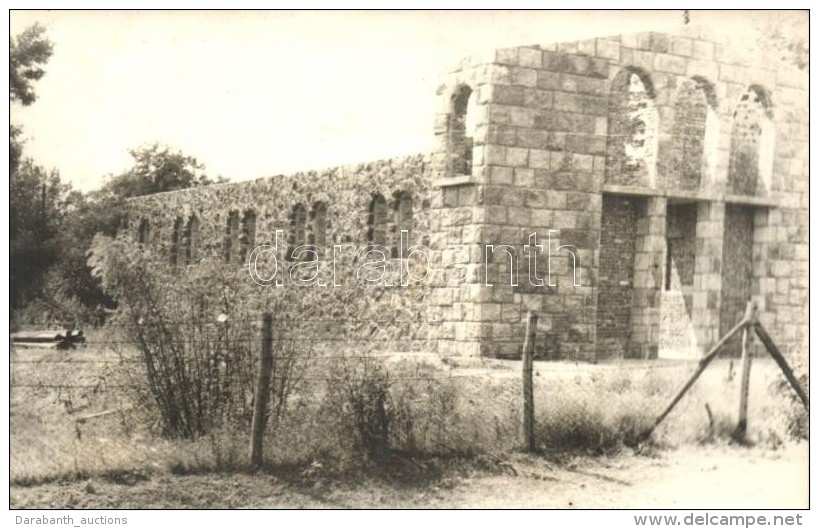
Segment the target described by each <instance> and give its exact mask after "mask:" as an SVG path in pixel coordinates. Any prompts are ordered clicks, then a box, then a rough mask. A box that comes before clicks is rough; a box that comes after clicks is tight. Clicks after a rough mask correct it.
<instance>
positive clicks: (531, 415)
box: [523, 311, 537, 452]
mask: <svg viewBox="0 0 819 529" xmlns="http://www.w3.org/2000/svg"><path fill="white" fill-rule="evenodd" d="M536 333H537V313H535V312H533V311H529V315H528V318H526V339H525V341H524V342H523V440H524V443H525V445H526V450H527V451H529V452H534V451H535V434H534V430H535V392H534V388H533V386H532V367H533V360H534V353H535V335H536Z"/></svg>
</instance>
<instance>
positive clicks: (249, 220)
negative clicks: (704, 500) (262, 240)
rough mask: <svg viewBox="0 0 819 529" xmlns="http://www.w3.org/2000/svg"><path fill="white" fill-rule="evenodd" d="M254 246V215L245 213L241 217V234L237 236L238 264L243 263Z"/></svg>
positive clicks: (249, 212)
mask: <svg viewBox="0 0 819 529" xmlns="http://www.w3.org/2000/svg"><path fill="white" fill-rule="evenodd" d="M255 246H256V213H255V212H254V211H253V210H248V211H245V214H244V217H242V234H241V235H240V236H239V263H244V261H245V259H247V256H248V254H249V253H250V252H251V251H253V248H254V247H255Z"/></svg>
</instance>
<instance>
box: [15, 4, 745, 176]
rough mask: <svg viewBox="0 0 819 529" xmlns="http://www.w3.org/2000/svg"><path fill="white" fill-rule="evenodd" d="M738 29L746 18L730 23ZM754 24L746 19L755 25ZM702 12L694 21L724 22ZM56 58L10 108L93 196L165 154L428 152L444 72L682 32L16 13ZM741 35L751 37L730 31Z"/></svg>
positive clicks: (308, 159) (217, 161) (332, 159)
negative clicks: (530, 50) (483, 53)
mask: <svg viewBox="0 0 819 529" xmlns="http://www.w3.org/2000/svg"><path fill="white" fill-rule="evenodd" d="M724 16H725V17H733V18H734V19H739V18H738V17H741V14H732V15H728V14H725V15H724ZM745 16H747V14H746V15H745ZM705 17H706V15H699V14H697V13H694V14H692V19H693V20H692V22H697V23H705V22H708V21H713V20H715V19H716V18H718V17H717V13H713V12H711V13H709V14H707V17H708V20H705ZM10 18H11V23H10V26H11V33H12V35H16V34H18V33H20V32H21V31H22V30H23V29H24V28H25V27H26V26H28V25H29V24H31V23H33V22H35V21H37V22H40V23H41V24H43V25H44V26H45V27H46V28H47V34H48V37H49V39H51V41H52V42H53V43H54V55H53V56H52V58H51V60H50V61H49V62H48V64H47V65H46V70H47V74H46V76H45V77H44V78H43V79H42V80H41V81H39V82H38V83H37V84H36V93H37V101H36V102H35V103H34V104H33V105H31V106H29V107H21V106H19V105H13V106H12V108H11V120H12V122H13V123H17V124H21V125H22V126H23V128H24V135H25V138H26V144H25V147H24V155H26V156H30V157H33V158H34V159H35V160H36V162H37V163H39V164H40V165H44V166H46V167H49V168H50V167H55V168H57V169H58V170H59V171H60V173H61V175H62V176H63V179H64V180H67V181H69V182H71V183H72V184H73V185H74V187H76V188H80V189H82V190H90V189H94V188H97V187H99V186H100V184H101V183H102V179H103V176H105V175H107V174H110V173H118V172H121V171H123V170H124V169H127V168H128V167H129V166H130V165H131V158H130V156H129V155H128V150H129V149H131V148H135V147H138V146H140V145H144V144H149V143H152V142H159V143H162V144H166V145H168V146H170V147H172V148H174V149H180V150H182V151H183V152H184V153H185V154H189V155H192V156H195V157H196V158H198V159H199V161H201V162H203V163H204V164H205V165H206V172H207V173H208V174H209V175H210V176H213V177H215V176H218V175H222V176H225V177H228V178H230V179H231V180H246V179H250V178H258V177H262V176H268V175H273V174H279V173H289V172H294V171H297V170H306V169H319V168H322V167H327V166H331V165H336V164H341V163H352V162H359V161H367V160H372V159H377V158H382V157H389V156H397V155H403V154H412V153H417V152H424V151H427V150H429V148H430V146H431V144H432V129H433V117H434V99H435V88H436V86H437V82H436V81H437V74H438V73H439V72H440V71H442V70H443V69H444V68H446V67H447V66H448V65H450V64H452V63H454V62H455V61H456V60H458V59H459V58H460V57H462V56H465V55H469V54H471V53H473V52H474V51H477V50H481V49H486V48H496V47H502V46H512V45H524V44H539V43H550V42H558V41H566V40H575V39H579V38H588V37H592V36H604V35H610V34H619V33H627V32H632V31H642V30H660V31H662V30H667V29H669V28H672V27H674V26H679V25H681V23H682V13H681V12H680V11H665V12H659V13H657V12H645V11H643V12H633V13H628V14H618V13H615V12H588V11H587V12H554V11H551V12H533V11H527V12H435V13H428V12H400V13H399V12H309V11H308V12H249V13H248V12H218V13H212V12H211V13H208V12H91V11H88V12H12V13H11V15H10ZM731 27H732V28H733V31H736V30H738V29H740V28H741V27H743V26H742V25H733V24H732V25H731Z"/></svg>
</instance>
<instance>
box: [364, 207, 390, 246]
mask: <svg viewBox="0 0 819 529" xmlns="http://www.w3.org/2000/svg"><path fill="white" fill-rule="evenodd" d="M388 221H389V209H388V208H387V201H386V200H385V199H384V196H383V195H381V194H376V195H374V196H373V198H372V200H371V201H370V209H369V212H368V215H367V242H369V243H370V245H372V246H381V247H385V248H386V246H387V224H388Z"/></svg>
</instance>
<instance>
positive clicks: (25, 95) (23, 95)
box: [9, 24, 54, 105]
mask: <svg viewBox="0 0 819 529" xmlns="http://www.w3.org/2000/svg"><path fill="white" fill-rule="evenodd" d="M53 51H54V46H53V45H52V44H51V41H49V40H48V39H47V38H46V36H45V27H43V26H42V25H40V24H34V25H32V26H29V27H28V28H26V29H25V30H24V31H23V32H22V33H21V34H20V35H18V36H16V37H9V100H10V101H16V102H18V103H21V104H23V105H30V104H32V103H33V102H34V101H35V100H36V99H37V96H36V95H35V93H34V86H33V84H34V81H38V80H40V79H41V78H42V77H43V75H45V70H44V69H43V66H44V65H45V63H47V62H48V59H50V58H51V54H52V53H53Z"/></svg>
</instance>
